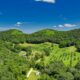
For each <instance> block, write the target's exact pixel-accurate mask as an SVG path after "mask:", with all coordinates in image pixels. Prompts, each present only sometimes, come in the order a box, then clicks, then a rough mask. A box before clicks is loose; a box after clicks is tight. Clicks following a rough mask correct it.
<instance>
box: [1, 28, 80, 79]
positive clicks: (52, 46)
mask: <svg viewBox="0 0 80 80" xmlns="http://www.w3.org/2000/svg"><path fill="white" fill-rule="evenodd" d="M63 33H64V34H63ZM73 33H74V34H73ZM65 34H66V35H65ZM70 34H71V35H70ZM55 35H56V36H55ZM57 35H58V36H57ZM75 35H76V36H75ZM75 37H76V38H75ZM79 37H80V29H75V30H71V31H65V32H63V31H56V30H52V29H44V30H40V31H37V32H35V33H32V34H25V33H23V32H22V31H19V30H16V29H11V30H6V31H1V32H0V80H80V43H79V42H80V41H79ZM56 39H57V41H56ZM64 39H65V40H64Z"/></svg>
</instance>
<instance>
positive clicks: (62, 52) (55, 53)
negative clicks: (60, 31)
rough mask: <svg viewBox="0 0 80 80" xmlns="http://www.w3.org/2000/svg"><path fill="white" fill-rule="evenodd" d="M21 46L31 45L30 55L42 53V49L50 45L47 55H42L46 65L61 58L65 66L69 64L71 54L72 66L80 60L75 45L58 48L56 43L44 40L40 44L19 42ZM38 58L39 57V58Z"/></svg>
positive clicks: (79, 54)
mask: <svg viewBox="0 0 80 80" xmlns="http://www.w3.org/2000/svg"><path fill="white" fill-rule="evenodd" d="M19 45H20V46H21V47H28V46H31V47H32V55H30V56H32V57H33V56H34V55H36V54H38V55H39V54H44V52H43V49H44V48H47V47H51V49H52V51H51V53H50V55H49V56H44V64H45V65H47V64H49V63H50V61H54V60H61V61H63V63H64V64H65V65H66V66H69V65H70V60H71V54H72V66H75V65H76V64H77V62H78V61H79V60H80V53H78V52H76V48H75V46H71V47H66V48H59V45H58V44H53V46H52V43H49V42H46V43H42V44H28V43H24V44H19ZM39 60H40V58H39Z"/></svg>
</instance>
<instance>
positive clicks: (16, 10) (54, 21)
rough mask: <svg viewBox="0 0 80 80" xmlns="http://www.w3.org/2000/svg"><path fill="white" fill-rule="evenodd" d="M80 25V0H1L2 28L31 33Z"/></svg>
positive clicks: (68, 28)
mask: <svg viewBox="0 0 80 80" xmlns="http://www.w3.org/2000/svg"><path fill="white" fill-rule="evenodd" d="M79 27H80V0H0V30H6V29H12V28H16V29H20V30H22V31H24V32H26V33H31V32H34V31H37V30H40V29H45V28H51V29H57V30H70V29H74V28H79Z"/></svg>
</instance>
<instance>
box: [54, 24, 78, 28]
mask: <svg viewBox="0 0 80 80" xmlns="http://www.w3.org/2000/svg"><path fill="white" fill-rule="evenodd" d="M76 26H77V25H76V24H59V25H56V26H53V27H56V28H71V27H76Z"/></svg>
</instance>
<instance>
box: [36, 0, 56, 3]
mask: <svg viewBox="0 0 80 80" xmlns="http://www.w3.org/2000/svg"><path fill="white" fill-rule="evenodd" d="M35 1H40V2H47V3H55V2H56V1H55V0H35Z"/></svg>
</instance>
